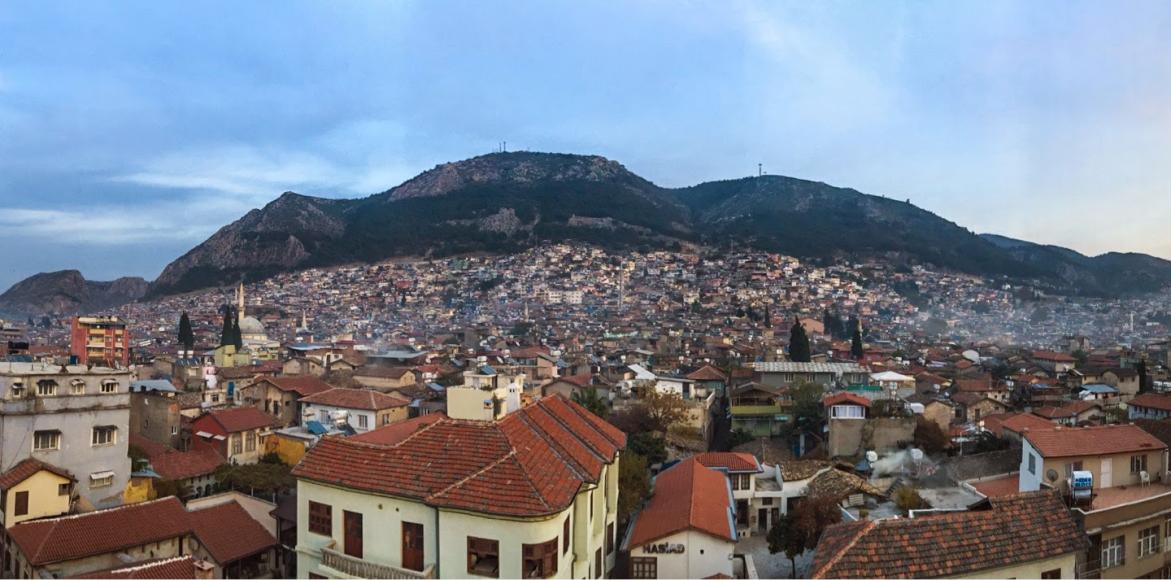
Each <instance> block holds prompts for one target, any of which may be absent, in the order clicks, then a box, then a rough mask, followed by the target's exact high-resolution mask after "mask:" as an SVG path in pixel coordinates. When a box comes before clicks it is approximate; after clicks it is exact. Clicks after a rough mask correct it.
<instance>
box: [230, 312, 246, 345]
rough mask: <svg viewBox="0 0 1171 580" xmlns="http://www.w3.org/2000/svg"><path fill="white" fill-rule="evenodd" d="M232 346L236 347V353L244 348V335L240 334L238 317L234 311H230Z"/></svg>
mask: <svg viewBox="0 0 1171 580" xmlns="http://www.w3.org/2000/svg"><path fill="white" fill-rule="evenodd" d="M232 344H234V345H235V346H236V352H240V349H242V348H244V335H243V334H241V333H240V317H239V314H238V311H237V310H235V309H233V310H232Z"/></svg>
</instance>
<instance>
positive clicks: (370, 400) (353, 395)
mask: <svg viewBox="0 0 1171 580" xmlns="http://www.w3.org/2000/svg"><path fill="white" fill-rule="evenodd" d="M301 402H302V403H309V404H317V405H328V406H331V407H343V408H346V409H362V410H366V411H381V410H384V409H393V408H396V407H405V406H407V405H409V404H411V402H410V401H408V400H406V399H404V398H402V397H400V396H397V395H388V394H386V393H380V392H378V391H373V390H370V389H340V388H338V389H330V390H328V391H322V392H320V393H315V394H312V395H309V396H307V397H301Z"/></svg>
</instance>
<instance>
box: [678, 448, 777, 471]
mask: <svg viewBox="0 0 1171 580" xmlns="http://www.w3.org/2000/svg"><path fill="white" fill-rule="evenodd" d="M692 457H693V458H694V459H695V460H696V461H698V462H700V463H701V464H703V466H704V467H711V468H713V469H726V470H728V471H729V472H736V473H744V472H751V473H760V472H761V468H760V462H759V461H757V460H756V457H755V456H754V455H752V454H751V453H736V452H731V451H709V452H707V453H699V454H697V455H694V456H692Z"/></svg>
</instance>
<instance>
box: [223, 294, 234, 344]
mask: <svg viewBox="0 0 1171 580" xmlns="http://www.w3.org/2000/svg"><path fill="white" fill-rule="evenodd" d="M223 311H224V326H223V328H222V329H221V330H220V346H228V345H229V344H233V340H232V321H233V320H235V318H236V317H234V316H232V307H231V306H228V305H227V304H225V305H224V307H223Z"/></svg>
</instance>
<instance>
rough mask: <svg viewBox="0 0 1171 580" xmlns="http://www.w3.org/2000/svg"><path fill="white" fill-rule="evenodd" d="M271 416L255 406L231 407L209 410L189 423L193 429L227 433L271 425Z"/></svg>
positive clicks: (218, 433) (219, 433) (220, 433)
mask: <svg viewBox="0 0 1171 580" xmlns="http://www.w3.org/2000/svg"><path fill="white" fill-rule="evenodd" d="M272 421H273V419H272V417H269V416H268V415H265V414H264V412H263V411H261V410H260V409H257V408H256V407H232V408H230V409H220V410H218V411H211V412H210V413H207V414H205V415H203V416H201V417H199V418H198V419H196V420H195V421H193V422H192V423H191V429H192V430H194V431H206V432H208V433H215V434H216V435H227V434H229V433H239V432H241V431H251V430H253V429H263V428H265V427H272V424H273V423H272Z"/></svg>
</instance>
